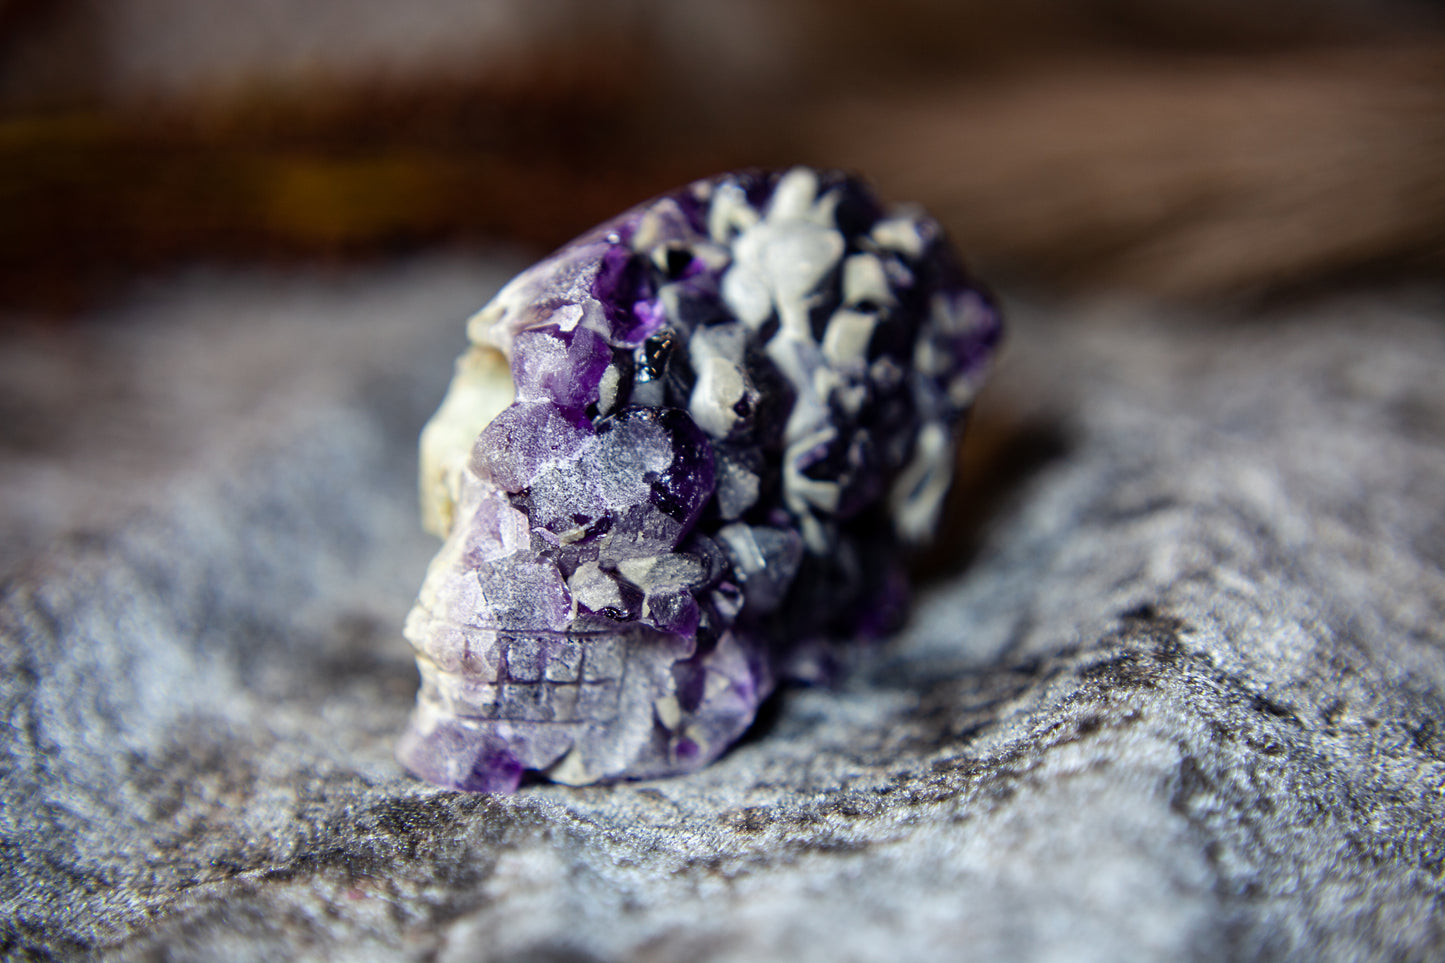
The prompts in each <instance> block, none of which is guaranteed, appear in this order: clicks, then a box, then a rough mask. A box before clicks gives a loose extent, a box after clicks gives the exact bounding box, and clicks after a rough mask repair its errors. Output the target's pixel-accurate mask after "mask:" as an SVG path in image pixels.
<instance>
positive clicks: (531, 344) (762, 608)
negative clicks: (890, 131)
mask: <svg viewBox="0 0 1445 963" xmlns="http://www.w3.org/2000/svg"><path fill="white" fill-rule="evenodd" d="M467 330H468V336H469V340H470V342H471V344H470V347H469V349H468V351H467V352H466V353H465V354H463V356H462V357H461V358H460V359H458V361H457V370H456V375H455V377H454V379H453V381H452V385H451V387H450V389H449V390H448V393H447V397H446V399H445V400H444V401H443V402H442V406H441V408H440V409H438V411H437V413H436V415H435V416H433V418H432V420H431V422H429V423H428V425H427V427H426V429H425V431H424V432H423V434H422V444H421V447H422V452H421V454H422V477H421V487H422V512H423V519H424V522H425V523H426V525H427V527H428V528H429V529H430V530H431V531H433V532H434V533H436V534H437V535H439V536H441V537H442V538H443V539H444V542H443V545H442V548H441V551H440V552H439V553H438V555H437V557H436V558H435V559H434V560H433V562H432V564H431V567H430V568H429V570H428V572H427V576H426V580H425V582H424V583H423V585H422V588H421V592H420V595H419V598H418V599H417V603H416V606H415V607H414V608H413V610H412V612H411V614H410V615H409V616H408V617H407V621H406V629H405V634H406V637H407V639H408V641H410V642H411V644H412V646H413V647H414V648H415V649H416V653H417V664H418V666H419V668H420V671H421V680H422V684H421V691H420V694H419V695H418V698H417V707H416V710H415V712H414V714H413V716H412V719H411V723H410V725H409V727H408V729H407V731H406V733H405V735H404V736H403V738H402V740H401V743H400V745H399V747H398V750H397V754H398V758H399V759H400V760H401V762H402V763H403V764H404V765H405V766H406V767H407V768H408V769H410V770H411V771H412V772H414V773H416V774H417V775H418V776H421V777H422V778H424V779H428V780H430V781H432V782H435V783H438V784H440V785H443V786H449V787H452V788H456V789H463V790H472V791H482V792H507V791H511V790H513V789H515V788H516V786H517V785H518V783H519V781H520V780H521V779H522V778H523V776H524V775H525V774H526V773H529V772H531V773H538V774H541V775H542V776H544V777H546V778H550V779H552V780H555V781H558V782H564V783H571V784H584V783H592V782H598V781H605V780H615V779H630V778H644V777H651V776H662V775H668V774H674V773H683V772H688V771H691V770H694V769H696V768H698V767H700V766H702V765H704V764H706V763H707V762H708V761H710V760H712V759H714V758H716V757H717V756H718V755H719V754H720V753H721V752H722V751H723V750H725V749H726V748H727V747H728V746H729V745H730V744H731V743H732V742H733V741H734V740H736V739H737V738H738V737H739V736H740V735H741V734H742V733H743V731H744V730H746V729H747V727H748V726H749V725H750V724H751V722H752V720H753V716H754V714H755V713H756V711H757V708H758V704H759V703H760V702H761V700H762V699H764V698H765V697H766V696H767V695H768V694H769V693H770V692H771V691H772V690H773V688H774V686H775V684H776V683H777V681H778V680H779V679H780V678H785V677H788V676H799V677H807V676H810V675H811V676H815V677H816V676H817V675H819V674H823V673H825V672H826V669H827V666H828V665H829V664H830V663H836V662H839V661H844V660H842V659H840V658H839V653H840V652H842V651H843V648H842V647H844V646H846V645H848V644H849V643H850V642H852V641H854V640H857V639H859V638H866V637H868V636H870V635H877V634H880V633H883V632H886V631H888V630H889V628H891V627H892V626H893V625H895V624H896V622H897V620H898V618H899V616H900V614H901V612H902V610H903V606H904V604H905V600H906V589H907V585H906V580H905V578H904V576H903V574H902V569H901V567H900V565H899V558H900V552H901V550H902V548H903V547H904V546H905V545H906V544H907V543H910V542H916V541H919V540H921V539H923V538H926V537H927V536H928V535H930V534H931V533H932V529H933V527H934V525H935V523H936V520H937V515H938V510H939V506H940V504H941V502H942V499H943V496H944V493H945V492H946V490H947V487H948V483H949V479H950V472H951V467H952V462H953V438H954V435H955V433H956V429H957V426H958V425H959V423H960V422H961V419H962V417H963V415H964V414H965V412H966V411H967V410H968V407H969V405H970V404H971V403H972V401H973V398H974V395H975V394H976V393H977V391H978V389H979V387H980V384H981V382H982V380H983V377H984V375H985V374H986V371H987V369H988V367H989V364H990V362H991V360H992V356H993V354H994V350H995V347H996V345H997V343H998V339H999V335H1000V321H999V315H998V312H997V311H996V309H995V307H994V305H993V303H992V302H991V300H990V299H989V297H988V296H987V294H985V293H984V292H983V291H982V290H981V289H980V288H979V286H978V285H977V284H975V283H974V282H973V281H972V280H971V279H970V278H969V276H968V275H967V274H966V273H965V272H964V270H963V268H962V267H961V265H960V263H959V261H958V259H957V257H956V255H955V254H954V252H953V250H952V248H951V247H950V246H949V244H948V242H947V241H946V239H945V238H944V237H943V234H942V232H941V230H940V229H939V227H938V225H937V224H936V223H935V222H934V221H932V220H931V219H930V218H928V217H927V216H926V215H924V214H922V213H921V212H919V211H917V210H916V209H912V208H896V209H891V210H890V209H886V208H884V207H883V206H881V205H880V204H879V203H878V202H877V201H876V200H875V199H874V197H873V195H872V193H871V192H870V191H869V190H868V189H867V188H866V187H865V186H864V185H862V184H861V183H859V182H858V181H857V180H854V179H852V178H849V177H847V176H845V175H843V174H840V173H837V172H828V171H815V170H810V169H808V168H801V167H800V168H794V169H792V170H788V171H778V172H761V171H758V172H742V173H736V174H728V175H724V176H721V177H718V178H714V179H711V180H705V181H699V182H697V183H694V184H691V185H689V186H687V187H685V188H682V189H681V190H679V191H676V192H674V193H672V194H667V195H664V196H662V197H659V198H657V199H655V200H652V201H649V202H648V203H646V204H643V205H641V206H639V207H636V208H633V209H632V210H630V211H628V212H626V213H624V214H622V215H621V216H619V217H617V218H614V219H613V220H611V221H608V222H607V223H605V224H602V225H600V226H599V227H597V228H595V229H594V230H592V231H591V232H589V233H587V234H585V235H583V236H582V237H580V238H578V239H577V240H575V241H573V242H572V243H570V244H568V245H567V246H565V247H563V248H562V249H561V250H559V251H558V252H556V253H555V254H553V255H552V256H551V257H549V258H547V259H546V260H544V261H542V262H540V263H538V264H536V265H534V266H533V267H532V268H530V269H528V270H527V271H525V272H523V273H522V274H521V275H519V276H518V277H517V278H516V279H514V280H513V281H512V282H511V283H510V284H508V285H507V286H506V287H505V288H503V289H502V291H501V292H500V293H498V294H497V296H496V297H495V298H494V299H493V300H492V301H491V302H490V303H489V304H488V305H487V306H486V307H484V308H483V309H482V310H481V311H480V312H479V313H478V314H477V315H476V316H475V317H473V318H472V319H471V321H470V322H469V324H468V329H467Z"/></svg>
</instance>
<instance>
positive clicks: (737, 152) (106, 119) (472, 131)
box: [0, 0, 1445, 308]
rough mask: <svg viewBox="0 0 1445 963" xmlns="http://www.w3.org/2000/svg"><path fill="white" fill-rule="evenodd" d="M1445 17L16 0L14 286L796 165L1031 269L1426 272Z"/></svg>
mask: <svg viewBox="0 0 1445 963" xmlns="http://www.w3.org/2000/svg"><path fill="white" fill-rule="evenodd" d="M399 11H401V12H399ZM1441 25H1442V16H1441V15H1440V13H1439V11H1438V9H1437V8H1436V7H1434V6H1431V5H1427V4H1424V3H1411V2H1408V0H1332V2H1328V3H1303V2H1302V0H1269V2H1266V3H1254V4H1246V3H1244V2H1243V0H1219V2H1213V3H1206V2H1203V0H1164V2H1159V3H1152V4H1149V3H1143V2H1140V0H1025V2H1023V3H1021V4H1017V5H1008V6H1003V7H1000V6H999V5H990V4H983V3H980V2H961V3H945V2H942V0H905V2H901V3H896V4H883V3H881V2H878V0H840V2H834V3H824V2H822V0H781V2H777V3H771V4H769V3H764V2H762V0H742V2H738V3H736V4H731V5H726V6H724V5H710V4H705V3H669V2H667V0H595V2H592V3H587V2H584V0H555V2H549V3H544V4H537V3H534V4H529V3H526V2H523V0H487V2H478V3H473V2H470V0H466V2H464V0H424V2H421V3H419V4H418V5H417V6H416V7H414V8H413V7H407V8H406V9H405V11H403V8H402V7H398V6H395V5H390V4H387V3H384V2H382V0H345V2H339V0H338V2H334V3H328V4H324V5H308V4H306V3H304V2H302V0H268V2H266V3H264V4H240V5H235V4H229V3H225V2H221V0H109V2H101V0H51V2H36V0H0V303H10V304H15V303H28V304H31V305H41V306H45V307H50V308H54V307H57V306H65V305H67V304H74V303H76V302H77V301H79V300H83V299H85V298H86V297H88V296H89V295H90V294H91V293H92V292H93V290H94V283H95V282H97V281H104V280H105V279H107V278H111V277H124V276H127V275H129V274H131V273H133V272H135V271H138V270H151V269H155V268H158V267H163V266H164V265H166V264H169V263H171V262H174V261H176V260H183V259H195V258H215V257H245V258H255V257H264V258H294V257H318V256H319V257H335V256H339V255H344V256H356V255H385V254H388V253H391V252H394V251H396V250H398V249H402V248H406V247H412V246H416V245H421V244H434V243H438V242H450V241H457V240H462V241H470V240H478V239H503V240H508V241H517V242H521V243H525V244H529V245H532V246H535V247H538V248H542V247H546V246H550V245H554V244H557V243H560V242H562V241H564V240H566V239H567V238H568V237H569V236H571V235H572V234H574V233H576V232H577V231H579V230H581V229H583V228H585V227H587V226H588V225H589V224H591V223H594V222H596V221H598V220H600V219H602V218H604V217H606V216H608V215H610V214H612V213H615V212H616V211H617V210H620V209H621V208H623V207H626V206H628V205H629V204H631V203H634V202H636V201H638V200H641V199H643V198H645V197H647V196H649V195H651V194H653V193H656V192H658V191H660V190H663V189H666V188H668V187H671V186H673V185H675V184H677V183H680V182H683V181H685V180H687V179H690V178H692V177H696V176H702V175H705V174H709V173H713V172H715V171H717V170H719V169H723V168H728V167H734V166H739V165H742V164H749V163H761V164H787V163H791V162H795V161H807V162H811V163H815V164H820V165H842V166H848V167H851V168H853V169H856V170H858V171H861V172H863V173H864V174H866V175H868V176H870V177H872V178H873V179H874V180H875V181H876V182H877V183H878V184H879V186H880V188H881V190H882V193H883V194H884V195H885V196H886V197H888V198H890V199H909V200H916V201H919V202H921V203H923V204H925V205H926V206H928V207H929V208H930V209H932V210H934V211H935V212H936V213H938V214H939V215H940V216H941V217H942V218H943V219H944V220H945V222H946V223H947V225H948V226H949V228H950V229H951V230H952V232H953V233H954V234H955V236H956V237H957V239H958V240H959V241H960V243H961V244H962V245H963V246H964V247H965V249H966V250H967V251H968V252H969V254H970V257H971V259H972V260H973V261H974V262H975V263H976V264H978V265H979V266H980V267H981V269H982V270H983V272H984V273H986V274H988V275H991V276H995V277H999V278H1002V279H1004V280H1005V281H1008V282H1011V283H1019V284H1024V285H1028V286H1033V287H1041V288H1054V289H1064V290H1077V289H1080V288H1094V289H1097V288H1112V289H1119V290H1124V291H1126V292H1129V293H1134V294H1149V295H1155V296H1168V297H1178V296H1187V297H1200V296H1215V295H1221V294H1223V295H1228V294H1234V293H1237V292H1240V291H1253V290H1273V289H1277V288H1279V287H1281V286H1289V285H1296V284H1307V283H1312V282H1317V281H1320V280H1328V279H1332V278H1338V277H1340V276H1342V275H1346V274H1350V273H1352V272H1358V271H1363V270H1376V269H1377V270H1385V271H1389V272H1393V273H1401V272H1403V273H1412V272H1413V273H1438V271H1439V269H1440V267H1441V266H1442V261H1445V178H1442V177H1441V176H1440V174H1439V172H1440V171H1442V170H1445V32H1442V30H1441Z"/></svg>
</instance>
